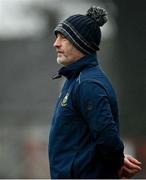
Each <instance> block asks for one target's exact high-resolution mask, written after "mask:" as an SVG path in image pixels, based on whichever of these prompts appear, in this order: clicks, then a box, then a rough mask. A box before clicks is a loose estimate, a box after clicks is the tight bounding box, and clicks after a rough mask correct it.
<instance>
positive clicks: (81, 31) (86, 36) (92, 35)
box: [54, 7, 108, 54]
mask: <svg viewBox="0 0 146 180" xmlns="http://www.w3.org/2000/svg"><path fill="white" fill-rule="evenodd" d="M107 20H108V19H107V12H106V11H105V10H104V9H103V8H100V7H91V8H89V10H88V11H87V13H86V15H81V14H76V15H73V16H70V17H69V18H67V19H65V20H64V21H63V22H61V23H59V24H58V26H57V27H56V28H55V30H54V32H55V34H57V33H61V34H63V35H64V36H65V37H66V38H67V39H68V40H69V41H70V42H71V43H72V44H73V45H74V46H75V47H76V48H77V49H79V50H80V51H81V52H82V53H84V54H92V53H94V52H96V51H97V50H99V44H100V40H101V30H100V26H103V25H104V24H105V23H106V22H107Z"/></svg>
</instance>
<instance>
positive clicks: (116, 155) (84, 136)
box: [49, 54, 124, 179]
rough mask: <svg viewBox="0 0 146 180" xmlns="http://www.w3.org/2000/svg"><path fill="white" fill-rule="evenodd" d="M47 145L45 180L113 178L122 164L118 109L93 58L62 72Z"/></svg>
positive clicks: (110, 86)
mask: <svg viewBox="0 0 146 180" xmlns="http://www.w3.org/2000/svg"><path fill="white" fill-rule="evenodd" d="M59 75H60V76H61V75H63V76H65V77H66V82H65V84H64V86H63V88H62V91H61V94H60V96H59V98H58V101H57V105H56V109H55V112H54V116H53V121H52V127H51V130H50V140H49V161H50V172H51V178H53V179H59V178H61V179H65V178H67V179H73V178H83V179H84V178H85V179H86V178H88V179H91V178H94V179H95V178H111V179H112V178H118V170H119V169H120V167H121V166H122V165H123V160H124V155H123V149H124V147H123V143H122V142H121V140H120V137H119V119H118V107H117V100H116V95H115V92H114V90H113V88H112V85H111V83H110V82H109V80H108V79H107V77H106V75H105V74H104V72H103V71H102V70H101V68H100V66H99V65H98V62H97V58H96V54H92V55H87V56H85V57H83V58H81V59H80V60H78V61H77V62H75V63H73V64H71V65H69V66H67V67H63V68H61V69H60V71H59Z"/></svg>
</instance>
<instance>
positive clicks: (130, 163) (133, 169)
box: [119, 155, 141, 179]
mask: <svg viewBox="0 0 146 180" xmlns="http://www.w3.org/2000/svg"><path fill="white" fill-rule="evenodd" d="M140 165H141V162H139V161H138V160H137V159H135V158H134V157H132V156H130V155H125V158H124V165H123V166H122V168H121V169H120V171H119V176H120V178H121V179H125V178H131V177H133V176H135V175H136V174H137V173H138V172H139V171H141V167H140Z"/></svg>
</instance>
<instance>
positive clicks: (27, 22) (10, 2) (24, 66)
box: [0, 0, 146, 178]
mask: <svg viewBox="0 0 146 180" xmlns="http://www.w3.org/2000/svg"><path fill="white" fill-rule="evenodd" d="M92 5H95V6H98V5H99V6H102V7H104V8H105V9H106V10H107V11H108V14H109V22H108V23H107V24H106V25H105V26H104V27H103V28H102V36H103V38H102V42H101V47H100V49H101V51H100V52H99V53H98V57H99V59H100V64H101V65H102V67H103V69H104V70H105V71H106V73H107V74H108V75H109V77H110V79H111V81H112V83H113V86H114V87H115V90H116V92H117V95H118V99H119V109H120V123H121V128H120V129H121V136H122V139H123V141H124V143H125V152H126V153H129V154H131V155H133V156H134V157H136V158H138V160H140V161H141V162H142V163H143V170H142V171H141V173H139V174H138V175H137V176H135V178H146V105H145V102H146V101H145V100H146V49H145V48H146V35H145V33H146V21H145V19H146V3H145V0H141V1H137V0H128V1H127V0H101V1H100V0H73V1H71V0H70V1H69V0H0V178H49V177H50V173H49V164H48V137H49V129H50V123H51V117H52V114H53V111H54V106H55V102H56V98H57V96H58V94H59V90H60V88H61V85H62V82H63V79H60V80H51V78H50V77H51V76H52V75H53V74H55V73H56V71H57V70H58V69H59V68H60V66H59V65H58V64H57V63H56V53H55V49H54V48H53V41H54V39H55V37H54V34H53V29H54V27H55V26H56V24H57V23H58V22H59V21H60V20H62V19H64V18H65V17H68V16H69V15H72V14H76V13H81V14H85V13H86V10H87V9H88V8H89V7H90V6H92Z"/></svg>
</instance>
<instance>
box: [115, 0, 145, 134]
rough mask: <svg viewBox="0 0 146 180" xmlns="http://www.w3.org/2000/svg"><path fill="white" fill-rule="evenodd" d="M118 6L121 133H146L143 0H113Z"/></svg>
mask: <svg viewBox="0 0 146 180" xmlns="http://www.w3.org/2000/svg"><path fill="white" fill-rule="evenodd" d="M115 4H116V5H117V7H118V18H117V24H118V42H119V45H118V46H119V55H118V59H119V61H120V63H119V67H118V70H119V75H120V76H121V78H120V79H121V82H119V84H121V96H120V106H121V107H120V109H121V120H122V121H121V122H122V126H123V127H122V131H123V133H124V135H135V136H137V135H143V136H144V135H145V134H146V121H145V118H146V111H145V99H146V71H145V69H146V51H145V48H146V35H145V30H146V23H145V18H146V11H145V10H146V3H145V1H144V0H141V1H136V0H134V1H132V0H129V1H125V0H123V1H121V0H115Z"/></svg>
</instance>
